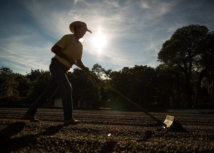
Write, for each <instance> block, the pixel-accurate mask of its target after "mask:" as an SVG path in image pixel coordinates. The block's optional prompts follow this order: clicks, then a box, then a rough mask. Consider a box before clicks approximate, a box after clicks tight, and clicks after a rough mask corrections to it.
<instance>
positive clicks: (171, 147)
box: [0, 108, 214, 153]
mask: <svg viewBox="0 0 214 153" xmlns="http://www.w3.org/2000/svg"><path fill="white" fill-rule="evenodd" d="M26 110H27V109H26V108H0V152H51V153H54V152H66V153H67V152H103V153H105V152H124V153H126V152H130V153H131V152H146V153H147V152H155V153H156V152H214V120H213V119H214V114H181V113H155V112H151V114H152V115H154V116H155V117H157V118H158V119H160V120H162V121H164V119H165V117H166V115H173V116H175V119H177V120H178V121H179V122H180V123H181V124H182V125H183V127H184V128H185V129H186V130H187V131H188V132H179V131H173V130H171V131H170V130H168V131H167V130H164V129H163V128H162V127H159V126H157V124H156V122H155V121H153V120H152V119H151V118H150V117H148V116H147V115H146V114H144V113H143V112H120V111H109V110H103V111H89V110H74V112H73V114H74V118H75V119H78V120H80V121H81V123H79V124H77V125H69V126H63V112H62V109H39V110H38V112H37V115H36V117H37V118H38V119H40V122H39V123H33V122H29V121H26V120H23V119H22V116H23V114H24V113H25V112H26Z"/></svg>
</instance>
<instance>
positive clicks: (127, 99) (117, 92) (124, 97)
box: [90, 73, 166, 127]
mask: <svg viewBox="0 0 214 153" xmlns="http://www.w3.org/2000/svg"><path fill="white" fill-rule="evenodd" d="M90 75H91V76H92V77H93V78H95V79H96V80H97V81H99V82H101V83H102V85H103V84H104V85H106V86H108V87H109V88H110V89H111V90H112V91H113V92H115V93H116V94H118V95H119V96H120V97H122V98H123V99H124V100H126V101H128V102H129V103H131V104H133V105H135V106H136V107H137V108H139V109H140V110H141V111H143V112H144V113H145V114H147V115H148V116H150V117H151V118H152V119H154V120H155V121H157V122H158V124H160V125H162V126H165V127H166V124H164V123H163V122H161V121H160V120H159V119H157V118H156V117H154V116H153V115H151V114H150V113H149V112H148V111H146V110H145V109H143V108H142V107H141V106H139V105H138V104H136V103H135V102H133V101H132V100H130V99H129V98H127V97H126V96H124V95H123V94H121V93H120V92H119V91H117V90H116V89H114V88H113V87H111V86H110V85H107V84H106V83H104V82H103V81H101V80H100V79H98V78H97V77H96V76H94V75H93V74H92V73H90Z"/></svg>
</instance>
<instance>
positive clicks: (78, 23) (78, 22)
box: [69, 21, 92, 33]
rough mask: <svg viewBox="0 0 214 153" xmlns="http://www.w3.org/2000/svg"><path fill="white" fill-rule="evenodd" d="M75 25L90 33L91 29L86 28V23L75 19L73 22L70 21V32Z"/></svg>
mask: <svg viewBox="0 0 214 153" xmlns="http://www.w3.org/2000/svg"><path fill="white" fill-rule="evenodd" d="M76 26H80V27H83V28H85V29H86V31H88V32H90V33H92V32H91V30H89V29H88V28H87V25H86V24H85V23H84V22H81V21H75V22H72V23H71V24H70V26H69V28H70V30H71V32H72V33H74V27H76Z"/></svg>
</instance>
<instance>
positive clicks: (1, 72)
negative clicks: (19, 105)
mask: <svg viewBox="0 0 214 153" xmlns="http://www.w3.org/2000/svg"><path fill="white" fill-rule="evenodd" d="M17 86H18V82H16V81H15V75H14V74H13V71H12V70H11V69H10V68H7V67H3V66H2V67H1V68H0V96H1V97H2V96H9V95H13V93H14V92H17V91H16V90H15V88H16V87H17Z"/></svg>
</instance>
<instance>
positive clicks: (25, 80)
mask: <svg viewBox="0 0 214 153" xmlns="http://www.w3.org/2000/svg"><path fill="white" fill-rule="evenodd" d="M158 61H159V62H160V65H158V66H157V67H156V68H152V67H149V66H147V65H135V66H134V67H124V68H122V70H119V71H112V70H106V69H105V68H103V67H102V66H101V65H99V64H95V65H94V66H93V68H92V69H91V72H92V73H93V74H94V75H96V76H97V77H98V78H99V79H100V80H102V81H103V82H105V83H106V84H108V85H110V86H112V87H113V88H115V89H116V90H118V91H119V92H121V93H122V94H124V95H125V96H126V97H128V98H129V99H131V100H132V101H134V102H136V103H138V104H139V105H141V106H143V107H144V108H151V109H152V108H157V109H158V108H211V107H213V106H214V86H213V84H214V32H209V30H208V28H207V27H205V26H200V25H189V26H185V27H182V28H179V29H177V30H176V31H175V33H174V34H173V35H172V36H171V38H170V39H169V40H166V41H165V43H164V44H163V46H162V48H161V50H160V51H159V53H158ZM50 77H51V74H50V72H49V71H43V70H39V69H37V70H31V72H30V73H28V74H26V75H21V74H17V73H13V71H12V70H11V69H10V68H7V67H1V68H0V96H1V100H0V103H4V102H6V101H8V103H9V101H10V100H11V101H13V103H14V102H16V103H19V102H23V103H28V104H30V103H32V102H34V101H35V99H36V98H37V97H38V96H39V95H40V94H41V92H42V91H43V90H44V89H45V87H46V85H47V83H48V81H49V79H50ZM68 79H69V80H70V82H71V84H72V87H73V88H74V90H73V100H74V106H75V105H77V102H78V100H79V99H83V100H84V99H85V100H91V101H92V102H93V108H99V107H110V108H112V109H132V106H130V104H128V103H126V102H125V101H124V100H122V99H121V98H120V97H119V96H118V95H115V94H114V93H112V92H111V90H110V89H108V87H107V86H103V85H101V84H99V83H97V82H96V81H94V80H93V78H91V77H89V76H87V75H86V74H85V73H84V72H83V71H82V70H80V69H78V68H76V69H74V70H73V72H69V73H68ZM57 97H60V91H57V93H56V94H55V95H54V96H53V97H52V98H51V99H50V100H49V101H50V102H49V104H50V105H51V103H52V102H53V100H54V99H55V98H57ZM133 109H134V108H133Z"/></svg>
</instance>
